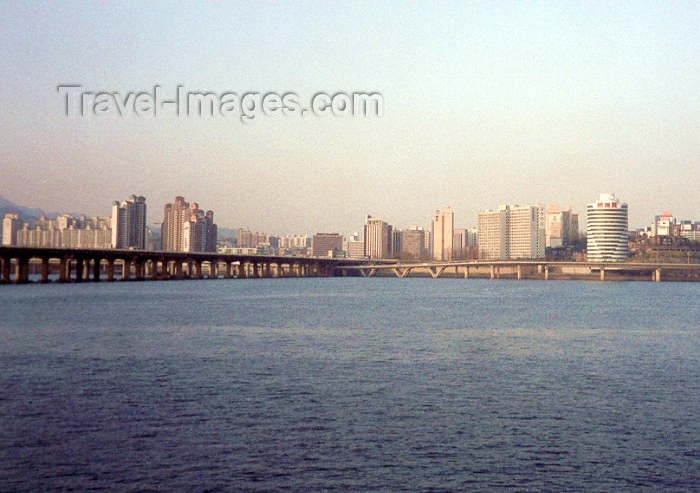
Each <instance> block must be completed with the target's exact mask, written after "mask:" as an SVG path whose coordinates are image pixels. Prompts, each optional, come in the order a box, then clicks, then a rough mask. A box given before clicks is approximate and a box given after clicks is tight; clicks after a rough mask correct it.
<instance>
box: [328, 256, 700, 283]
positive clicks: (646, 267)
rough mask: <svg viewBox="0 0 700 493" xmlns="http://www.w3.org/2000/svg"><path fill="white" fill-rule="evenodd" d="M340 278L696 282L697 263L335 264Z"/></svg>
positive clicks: (699, 271)
mask: <svg viewBox="0 0 700 493" xmlns="http://www.w3.org/2000/svg"><path fill="white" fill-rule="evenodd" d="M336 270H337V271H338V273H339V274H340V275H344V276H362V277H374V276H377V275H379V276H396V277H402V278H403V277H408V276H420V275H423V276H430V277H433V278H439V277H460V278H464V279H469V278H470V277H481V278H487V279H502V278H503V279H508V278H510V279H543V280H548V279H600V280H601V281H605V280H606V279H607V280H625V279H638V280H651V281H661V280H662V279H663V280H683V281H700V264H670V263H631V262H630V263H628V262H547V261H539V260H531V261H514V260H511V261H483V260H482V261H470V262H466V261H465V262H431V263H427V262H425V263H405V264H400V263H397V264H393V265H387V264H364V265H338V266H337V267H336Z"/></svg>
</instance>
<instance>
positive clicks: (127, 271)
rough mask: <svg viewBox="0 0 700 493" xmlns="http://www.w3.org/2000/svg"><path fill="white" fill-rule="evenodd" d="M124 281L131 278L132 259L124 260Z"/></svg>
mask: <svg viewBox="0 0 700 493" xmlns="http://www.w3.org/2000/svg"><path fill="white" fill-rule="evenodd" d="M122 265H123V267H122V281H128V280H130V279H131V261H130V260H126V259H124V260H122Z"/></svg>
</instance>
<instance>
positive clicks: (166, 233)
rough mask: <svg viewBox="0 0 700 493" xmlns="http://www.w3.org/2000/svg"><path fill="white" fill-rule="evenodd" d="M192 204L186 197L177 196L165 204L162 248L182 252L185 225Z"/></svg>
mask: <svg viewBox="0 0 700 493" xmlns="http://www.w3.org/2000/svg"><path fill="white" fill-rule="evenodd" d="M189 214H190V204H188V203H187V202H186V201H185V198H184V197H181V196H177V197H175V201H174V202H173V203H172V204H171V203H168V204H165V207H164V211H163V224H162V226H161V232H160V234H161V240H160V241H161V248H162V250H165V251H166V252H181V251H182V244H183V241H184V237H183V231H182V229H183V226H184V224H185V221H186V220H187V219H188V218H189Z"/></svg>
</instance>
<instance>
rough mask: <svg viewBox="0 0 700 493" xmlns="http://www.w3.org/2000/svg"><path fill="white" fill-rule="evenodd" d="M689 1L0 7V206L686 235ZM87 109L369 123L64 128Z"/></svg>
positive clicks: (693, 63)
mask: <svg viewBox="0 0 700 493" xmlns="http://www.w3.org/2000/svg"><path fill="white" fill-rule="evenodd" d="M699 26H700V3H698V2H697V1H695V0H675V1H673V0H665V1H664V0H647V1H641V0H638V1H636V0H629V1H584V0H556V1H555V0H551V1H522V0H500V1H457V0H443V1H431V0H424V1H418V0H414V1H396V0H383V1H382V0H352V1H350V0H345V1H342V0H335V1H319V0H297V1H292V0H289V1H282V0H278V1H243V0H231V1H218V2H217V1H207V0H203V1H138V0H132V1H102V2H99V1H84V2H82V1H81V2H19V1H4V2H2V3H0V50H1V53H2V56H1V57H0V195H3V196H5V197H7V198H9V199H11V200H13V201H15V202H19V203H21V204H23V205H28V206H36V207H42V208H44V209H47V210H53V211H64V210H65V211H84V212H86V213H89V214H98V215H108V214H109V206H110V203H111V201H112V200H114V199H120V200H121V199H124V198H126V197H127V196H128V195H130V194H132V193H137V194H142V195H145V196H146V197H147V199H148V205H149V222H150V223H154V222H159V221H161V220H162V205H163V204H164V203H165V202H167V201H170V200H172V199H173V197H174V196H175V195H184V196H185V197H186V198H187V199H188V200H190V201H197V202H199V204H200V206H202V207H204V208H207V209H213V210H214V211H215V214H216V219H217V222H218V223H219V224H220V225H223V226H242V227H250V228H251V229H254V230H258V231H264V232H267V233H275V234H287V233H290V234H291V233H304V232H307V233H314V232H317V231H338V232H343V233H350V232H352V231H356V230H359V229H361V226H362V224H363V221H364V216H365V214H367V213H370V214H372V215H374V216H379V217H382V218H384V219H386V220H388V221H389V222H391V223H393V224H395V225H397V226H398V227H403V226H408V225H411V224H418V225H424V226H427V225H428V224H429V221H430V217H431V214H432V212H433V211H434V210H435V209H436V208H438V207H442V206H445V205H450V206H452V208H453V209H454V211H455V222H456V226H466V227H469V226H474V225H475V224H476V217H477V213H478V211H479V210H481V209H487V208H494V207H496V206H498V205H499V204H502V203H521V204H523V203H536V202H538V203H559V204H560V205H562V206H566V205H569V204H570V205H572V206H573V208H574V209H575V210H578V211H579V212H581V213H582V217H584V216H585V210H584V208H585V204H586V203H587V202H591V201H593V200H594V199H595V198H596V197H597V196H598V194H599V192H602V191H612V192H615V193H617V195H618V196H620V197H621V198H622V199H623V200H625V201H627V202H628V203H629V204H630V223H631V224H630V226H632V227H639V226H642V225H646V224H648V223H650V222H651V220H652V219H653V216H654V215H655V214H659V213H661V212H662V211H663V210H671V211H673V212H674V214H675V215H676V216H679V217H681V218H688V219H694V220H700V199H699V195H698V190H700V187H698V183H699V182H700V118H699V116H700V90H699V88H700V55H699V53H700V27H699ZM67 83H76V84H81V85H82V86H84V87H85V88H86V89H88V90H93V91H122V92H127V91H134V90H138V91H140V90H149V89H150V88H151V87H152V86H153V85H154V84H160V85H161V86H162V87H163V91H164V92H165V93H174V91H175V86H176V85H177V84H183V85H185V86H186V87H187V88H188V89H191V90H212V91H215V92H225V91H233V92H238V93H244V92H249V91H259V92H268V91H274V92H278V93H284V92H289V91H293V92H296V93H298V94H299V95H300V96H301V98H302V101H305V100H306V99H308V98H310V96H311V95H313V94H315V93H316V92H318V91H324V92H329V93H335V92H338V91H343V92H353V91H377V92H380V93H382V94H383V96H384V102H385V116H384V117H383V118H380V119H349V118H334V117H326V118H303V119H302V118H262V119H259V120H258V121H256V122H255V123H253V124H249V125H245V124H242V123H241V122H240V121H239V120H237V119H233V118H230V119H227V118H214V119H202V118H179V119H178V118H175V117H174V116H170V115H164V116H159V117H157V118H152V117H151V118H148V117H147V118H144V117H141V118H138V117H129V118H116V117H107V118H94V117H92V118H67V117H66V116H65V115H64V114H63V112H62V105H63V101H62V99H61V96H60V95H59V94H58V93H57V91H56V86H57V85H59V84H67Z"/></svg>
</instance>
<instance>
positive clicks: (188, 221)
mask: <svg viewBox="0 0 700 493" xmlns="http://www.w3.org/2000/svg"><path fill="white" fill-rule="evenodd" d="M216 236H217V226H216V224H214V213H213V212H212V211H206V212H204V211H203V210H201V209H200V208H199V205H198V204H197V203H192V204H191V205H190V204H188V203H187V202H186V201H185V198H184V197H179V196H178V197H175V201H174V202H173V203H172V204H170V203H169V204H165V207H164V214H163V226H162V229H161V242H162V249H163V250H165V251H169V252H215V251H216Z"/></svg>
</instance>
